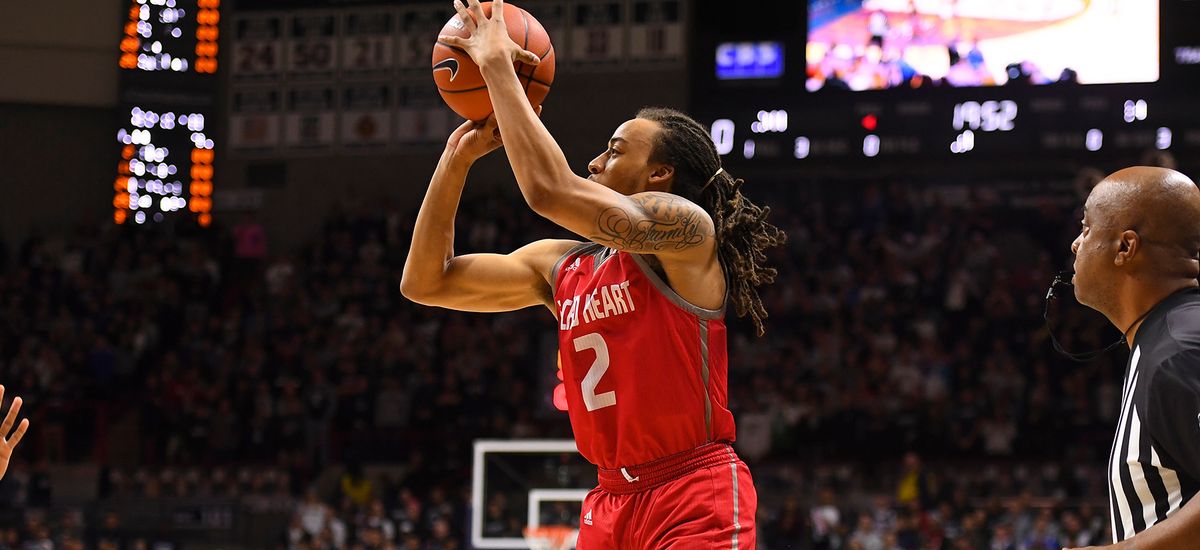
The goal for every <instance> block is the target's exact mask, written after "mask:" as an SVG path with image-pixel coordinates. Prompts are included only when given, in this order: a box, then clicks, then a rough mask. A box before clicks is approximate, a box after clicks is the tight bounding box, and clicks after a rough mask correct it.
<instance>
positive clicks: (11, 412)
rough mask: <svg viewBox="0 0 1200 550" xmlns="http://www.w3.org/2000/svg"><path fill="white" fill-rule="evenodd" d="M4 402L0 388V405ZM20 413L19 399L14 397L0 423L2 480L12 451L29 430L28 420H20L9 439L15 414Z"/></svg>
mask: <svg viewBox="0 0 1200 550" xmlns="http://www.w3.org/2000/svg"><path fill="white" fill-rule="evenodd" d="M3 402H4V386H0V403H3ZM20 411H21V398H20V397H14V398H13V402H12V405H11V406H9V408H8V414H7V415H5V417H4V422H3V423H0V479H4V473H5V472H7V471H8V463H9V461H10V460H12V454H13V451H15V450H17V443H20V442H21V438H22V437H25V430H27V429H29V419H28V418H22V419H21V423H20V424H18V425H17V431H15V432H13V434H12V437H9V435H8V432H9V430H12V427H13V423H14V422H16V421H17V413H19V412H20Z"/></svg>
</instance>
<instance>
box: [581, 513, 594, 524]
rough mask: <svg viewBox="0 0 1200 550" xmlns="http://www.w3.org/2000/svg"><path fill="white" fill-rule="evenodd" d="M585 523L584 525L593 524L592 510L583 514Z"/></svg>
mask: <svg viewBox="0 0 1200 550" xmlns="http://www.w3.org/2000/svg"><path fill="white" fill-rule="evenodd" d="M583 524H584V525H591V524H592V511H591V510H588V511H587V513H586V514H584V515H583Z"/></svg>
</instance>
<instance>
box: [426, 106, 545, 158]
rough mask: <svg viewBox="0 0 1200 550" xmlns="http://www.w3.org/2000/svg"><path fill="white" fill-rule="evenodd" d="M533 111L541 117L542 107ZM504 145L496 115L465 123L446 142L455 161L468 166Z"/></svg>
mask: <svg viewBox="0 0 1200 550" xmlns="http://www.w3.org/2000/svg"><path fill="white" fill-rule="evenodd" d="M533 111H534V112H535V113H537V114H538V115H539V116H540V115H541V114H542V106H541V105H538V106H537V107H534V108H533ZM503 145H504V141H503V139H502V138H501V137H500V128H499V127H498V126H497V125H496V114H495V113H492V114H491V115H489V116H488V117H487V119H486V120H484V121H482V122H476V121H474V120H468V121H465V122H463V123H462V124H460V125H459V126H458V128H457V129H455V130H454V132H453V133H451V134H450V138H449V139H447V140H446V148H447V149H449V150H450V153H451V154H452V155H453V156H454V158H455V160H459V161H463V162H466V163H467V164H471V163H474V162H475V161H476V160H479V159H480V158H482V157H483V156H485V155H487V154H488V153H491V152H492V151H495V150H496V149H499V148H500V147H501V146H503Z"/></svg>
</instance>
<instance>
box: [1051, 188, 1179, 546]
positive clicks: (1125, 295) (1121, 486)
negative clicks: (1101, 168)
mask: <svg viewBox="0 0 1200 550" xmlns="http://www.w3.org/2000/svg"><path fill="white" fill-rule="evenodd" d="M1071 251H1072V252H1074V253H1075V277H1074V285H1075V296H1076V298H1077V299H1078V300H1079V302H1080V303H1082V304H1084V305H1087V306H1089V307H1091V308H1093V309H1096V310H1097V311H1100V312H1101V313H1103V314H1104V315H1105V316H1106V317H1108V319H1109V321H1111V322H1112V324H1113V325H1115V326H1116V327H1117V329H1119V330H1121V331H1124V335H1125V342H1126V343H1127V344H1128V345H1129V347H1130V350H1131V353H1130V357H1129V365H1128V366H1127V369H1126V374H1125V384H1124V388H1125V389H1124V395H1123V398H1122V406H1121V416H1120V419H1119V421H1118V428H1117V434H1116V437H1114V439H1113V447H1112V452H1111V455H1110V457H1109V465H1108V472H1109V476H1108V480H1109V500H1110V502H1109V513H1110V518H1111V522H1112V526H1113V542H1114V543H1115V545H1116V547H1118V548H1130V549H1132V548H1138V549H1145V550H1157V549H1175V548H1178V549H1184V548H1189V549H1191V548H1198V547H1200V499H1197V498H1194V497H1195V496H1196V493H1197V491H1198V490H1200V287H1198V286H1197V280H1196V279H1197V277H1198V276H1200V189H1197V188H1196V185H1195V184H1194V183H1192V181H1191V180H1189V179H1188V178H1187V177H1186V176H1184V175H1183V174H1180V173H1179V172H1176V171H1174V170H1170V169H1166V168H1147V167H1135V168H1127V169H1125V170H1121V171H1119V172H1116V173H1114V174H1112V175H1110V176H1108V177H1107V178H1105V179H1104V180H1103V181H1101V182H1100V183H1099V184H1098V185H1096V187H1095V188H1094V189H1093V190H1092V192H1091V195H1090V196H1088V199H1087V203H1086V205H1085V207H1084V216H1083V228H1082V230H1081V231H1080V233H1079V236H1078V237H1076V239H1075V242H1074V243H1072V244H1071Z"/></svg>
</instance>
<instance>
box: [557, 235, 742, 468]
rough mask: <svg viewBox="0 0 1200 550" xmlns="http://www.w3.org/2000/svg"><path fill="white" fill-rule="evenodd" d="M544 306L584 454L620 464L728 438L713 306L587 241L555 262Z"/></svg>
mask: <svg viewBox="0 0 1200 550" xmlns="http://www.w3.org/2000/svg"><path fill="white" fill-rule="evenodd" d="M554 301H555V304H556V306H557V312H558V343H559V356H560V358H561V361H562V370H563V382H564V386H565V387H566V390H567V406H568V414H569V415H570V418H571V428H572V429H573V430H574V432H575V441H576V443H577V444H578V446H579V452H580V453H581V454H583V456H584V458H586V459H588V460H589V461H591V462H592V463H593V464H596V465H597V466H600V467H601V468H621V467H625V466H633V465H637V464H643V463H646V462H650V461H652V460H654V459H657V458H662V457H664V456H668V455H671V454H675V453H679V452H683V451H688V450H691V449H694V448H696V447H698V446H700V445H703V444H705V443H708V442H711V441H728V442H732V441H733V440H734V437H735V430H734V424H733V414H731V413H730V412H729V409H728V406H727V404H728V389H727V380H728V372H729V367H728V356H727V354H726V349H725V320H724V311H723V310H708V309H703V308H700V307H696V306H694V305H692V304H689V303H687V302H686V301H684V300H683V299H682V298H680V297H679V295H678V294H676V293H675V291H674V290H672V289H671V287H670V286H668V285H667V284H666V282H664V281H663V280H662V278H661V277H659V276H658V274H657V273H656V272H655V271H654V270H653V269H652V268H651V267H650V266H649V265H648V264H647V263H646V261H645V260H644V259H642V258H641V257H640V256H638V255H636V254H629V253H626V252H620V251H617V250H614V249H611V248H605V247H604V246H601V245H599V244H595V243H585V244H582V245H580V246H577V247H575V248H573V249H571V250H570V251H568V252H567V253H566V254H565V255H564V256H563V257H562V258H560V259H559V260H558V263H557V264H556V265H555V266H554Z"/></svg>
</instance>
